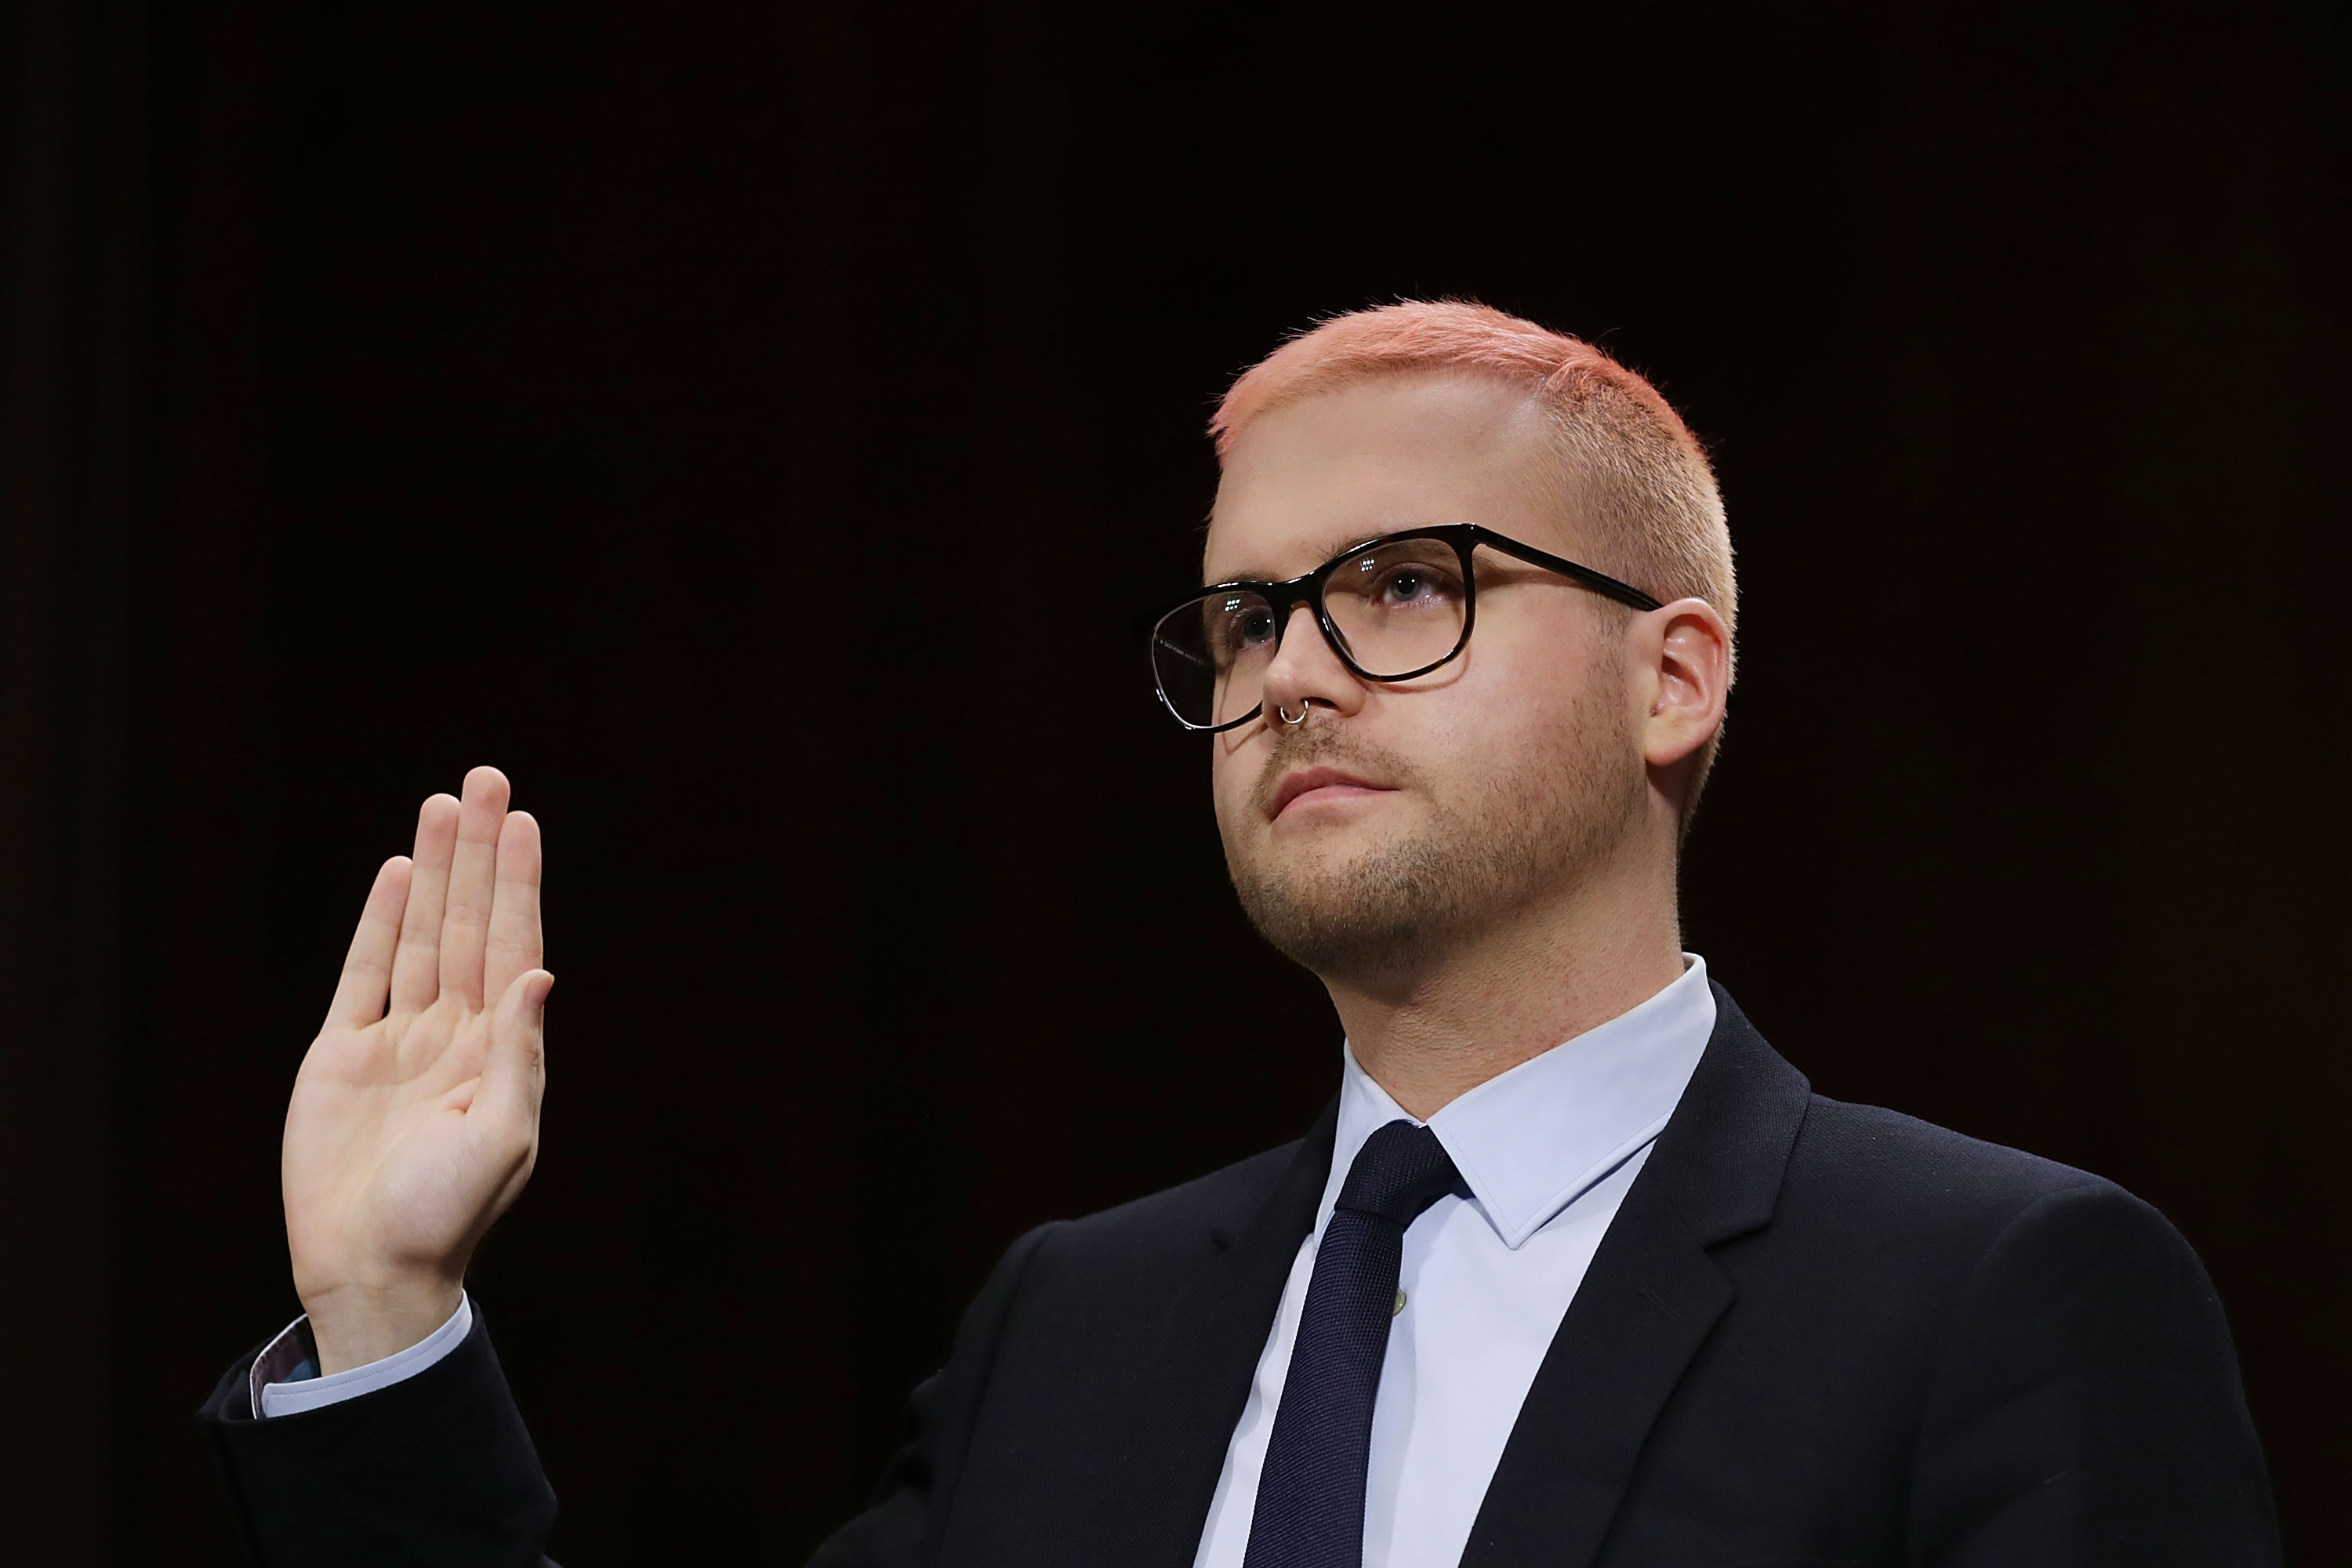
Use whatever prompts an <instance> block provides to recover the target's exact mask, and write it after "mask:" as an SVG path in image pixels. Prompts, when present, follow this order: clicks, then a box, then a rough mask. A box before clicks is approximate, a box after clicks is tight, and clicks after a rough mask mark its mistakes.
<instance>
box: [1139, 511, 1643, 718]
mask: <svg viewBox="0 0 2352 1568" xmlns="http://www.w3.org/2000/svg"><path fill="white" fill-rule="evenodd" d="M1481 545H1485V546H1486V548H1488V549H1490V550H1494V551H1496V552H1500V553H1502V554H1505V555H1508V556H1511V557H1513V558H1515V559H1517V560H1519V561H1524V562H1526V563H1528V565H1531V566H1540V567H1542V568H1543V569H1544V570H1545V571H1547V572H1557V573H1559V574H1560V575H1561V576H1563V577H1566V578H1568V579H1569V580H1570V581H1571V582H1575V583H1580V584H1583V585H1584V586H1585V587H1587V588H1590V589H1591V590H1592V591H1593V592H1595V593H1597V594H1605V595H1608V596H1609V597H1610V598H1612V599H1614V600H1616V601H1617V602H1618V603H1620V604H1623V605H1632V606H1633V608H1635V609H1637V610H1654V609H1656V608H1657V607H1658V601H1657V600H1655V599H1654V598H1652V597H1651V596H1650V595H1647V594H1644V593H1643V592H1642V590H1641V589H1639V588H1636V587H1634V586H1633V584H1630V583H1621V582H1619V581H1618V580H1617V579H1616V578H1614V577H1612V576H1609V575H1607V574H1604V573H1600V572H1595V571H1594V570H1593V569H1592V568H1591V567H1590V566H1580V565H1579V564H1577V563H1575V562H1573V561H1570V560H1568V559H1566V558H1564V557H1562V556H1558V555H1554V554H1552V553H1550V552H1549V551H1543V550H1538V549H1537V548H1536V547H1535V546H1534V545H1532V544H1522V543H1520V542H1518V541H1517V540H1516V539H1507V538H1505V537H1504V536H1503V535H1501V534H1499V533H1496V531H1494V530H1493V529H1490V528H1485V527H1482V526H1480V525H1479V524H1477V523H1475V522H1449V523H1444V524H1440V525H1439V526H1437V527H1434V528H1412V529H1406V530H1404V531H1402V532H1398V533H1384V534H1382V535H1381V536H1380V537H1379V538H1377V539H1368V540H1366V541H1365V542H1363V543H1361V544H1359V545H1357V546H1356V547H1355V548H1354V549H1352V550H1349V551H1346V552H1342V553H1340V554H1339V555H1335V556H1333V557H1332V558H1331V559H1330V560H1328V561H1326V562H1325V563H1323V564H1322V565H1320V566H1318V567H1317V568H1315V570H1314V571H1312V572H1309V573H1307V574H1306V575H1305V576H1303V577H1293V578H1292V579H1290V581H1288V582H1287V583H1248V582H1244V583H1217V584H1212V585H1211V586H1209V587H1206V588H1203V589H1202V590H1201V591H1200V592H1199V593H1197V594H1193V595H1191V596H1189V597H1187V598H1186V599H1185V600H1184V602H1183V603H1182V604H1181V605H1177V606H1176V607H1175V608H1174V609H1172V610H1171V611H1169V612H1168V613H1167V614H1166V615H1164V616H1160V622H1159V625H1158V626H1155V627H1154V628H1153V629H1152V633H1151V675H1152V679H1154V680H1156V681H1157V682H1158V683H1159V686H1160V701H1161V702H1163V703H1165V704H1167V707H1168V711H1169V712H1171V713H1172V714H1174V715H1175V717H1176V721H1177V722H1178V723H1180V724H1181V725H1183V726H1184V728H1186V729H1187V730H1202V731H1211V732H1214V731H1219V730H1230V729H1232V728H1234V726H1235V725H1237V724H1246V723H1248V722H1249V721H1251V720H1252V719H1255V718H1256V717H1257V715H1258V712H1259V710H1260V709H1261V707H1262V706H1263V699H1264V696H1265V671H1266V667H1267V666H1268V665H1270V664H1272V663H1273V662H1274V655H1275V650H1276V649H1277V648H1279V647H1281V646H1282V637H1283V633H1284V632H1286V631H1287V630H1288V629H1289V626H1290V616H1291V612H1292V611H1293V610H1294V609H1296V608H1297V606H1298V605H1301V604H1305V605H1309V606H1310V607H1312V608H1313V610H1314V612H1315V624H1316V625H1317V626H1320V627H1322V629H1323V640H1324V641H1326V642H1328V643H1329V644H1330V645H1331V651H1332V652H1333V653H1336V654H1338V655H1339V660H1340V662H1341V663H1343V664H1345V665H1346V666H1347V667H1348V668H1349V669H1351V670H1353V671H1355V672H1356V674H1357V675H1359V676H1360V677H1361V678H1362V679H1366V680H1379V681H1396V680H1411V679H1413V678H1414V677H1415V676H1420V675H1427V674H1428V673H1429V672H1430V671H1431V670H1433V669H1435V668H1438V667H1439V666H1440V665H1443V664H1445V663H1447V662H1449V661H1450V660H1452V659H1453V658H1454V656H1456V655H1457V654H1459V653H1460V652H1461V651H1462V650H1463V648H1465V647H1467V646H1468V645H1469V642H1470V628H1471V626H1473V625H1474V624H1475V622H1476V620H1477V617H1478V574H1477V570H1476V567H1475V563H1474V562H1473V559H1472V557H1473V553H1474V552H1475V551H1476V550H1477V549H1478V547H1479V546H1481Z"/></svg>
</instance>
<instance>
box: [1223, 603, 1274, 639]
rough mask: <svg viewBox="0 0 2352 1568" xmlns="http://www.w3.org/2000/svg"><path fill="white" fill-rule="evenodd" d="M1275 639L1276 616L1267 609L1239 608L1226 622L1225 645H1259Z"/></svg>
mask: <svg viewBox="0 0 2352 1568" xmlns="http://www.w3.org/2000/svg"><path fill="white" fill-rule="evenodd" d="M1273 640H1274V616H1273V614H1272V612H1270V611H1267V610H1265V609H1255V610H1239V611H1236V612H1234V614H1233V615H1232V616H1231V617H1230V618H1229V619H1228V620H1227V621H1226V622H1225V646H1226V647H1232V648H1251V647H1260V646H1262V645H1263V644H1265V643H1268V642H1271V641H1273Z"/></svg>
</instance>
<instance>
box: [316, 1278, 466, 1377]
mask: <svg viewBox="0 0 2352 1568" xmlns="http://www.w3.org/2000/svg"><path fill="white" fill-rule="evenodd" d="M463 1299H464V1289H463V1286H462V1285H461V1283H460V1282H459V1281H457V1280H455V1279H437V1278H436V1279H410V1280H396V1281H391V1282H388V1283H385V1284H383V1285H375V1286H367V1287H362V1286H355V1285H354V1286H342V1287H338V1288H336V1289H328V1290H320V1291H316V1292H312V1293H310V1294H305V1295H304V1296H303V1298H302V1310H304V1311H305V1312H307V1313H309V1314H310V1339H311V1342H313V1343H314V1344H316V1345H317V1346H318V1349H319V1374H320V1376H321V1377H331V1376H332V1375H333V1374H335V1373H339V1372H349V1371H350V1370H351V1369H352V1368H353V1367H357V1366H365V1365H367V1364H368V1363H370V1362H377V1361H382V1360H383V1358H384V1357H386V1356H388V1355H397V1354H398V1353H399V1352H402V1351H404V1350H406V1349H408V1348H409V1347H410V1346H411V1345H414V1344H417V1343H420V1342H423V1341H424V1340H425V1339H426V1338H428V1337H430V1336H431V1334H432V1333H433V1331H435V1330H436V1329H438V1328H439V1327H440V1326H441V1325H442V1324H444V1323H446V1322H447V1321H449V1320H450V1319H451V1318H452V1317H454V1316H456V1315H457V1306H458V1303H459V1302H460V1301H461V1300H463Z"/></svg>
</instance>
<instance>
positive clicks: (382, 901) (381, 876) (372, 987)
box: [326, 855, 409, 1029]
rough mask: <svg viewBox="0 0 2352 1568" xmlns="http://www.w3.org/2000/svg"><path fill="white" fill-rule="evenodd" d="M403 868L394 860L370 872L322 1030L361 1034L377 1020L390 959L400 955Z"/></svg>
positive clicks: (399, 858) (404, 861)
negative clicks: (372, 882) (372, 875)
mask: <svg viewBox="0 0 2352 1568" xmlns="http://www.w3.org/2000/svg"><path fill="white" fill-rule="evenodd" d="M408 867H409V860H408V857H407V856H405V855H395V856H394V857H393V858H391V859H389V860H387V861H385V862H384V863H383V867H382V868H381V869H379V870H378V871H377V872H376V874H375V885H374V886H373V887H372V888H370V889H368V896H367V903H366V905H365V906H364V907H363V908H362V909H361V910H360V923H359V929H358V930H357V931H353V932H352V950H351V952H348V953H346V954H344V956H343V977H342V978H341V980H340V981H338V982H336V984H335V999H334V1000H333V1001H332V1002H330V1003H328V1004H327V1022H326V1027H328V1028H337V1027H341V1028H346V1029H363V1028H365V1027H367V1026H369V1025H370V1024H373V1023H374V1022H375V1021H376V1020H377V1019H378V1018H381V1017H383V999H384V993H385V989H386V987H388V986H389V985H390V984H392V957H393V954H394V953H395V952H398V951H399V950H400V914H401V910H402V909H403V908H404V906H405V905H406V904H407V902H408Z"/></svg>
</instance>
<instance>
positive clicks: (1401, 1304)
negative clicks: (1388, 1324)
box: [1389, 1290, 1404, 1318]
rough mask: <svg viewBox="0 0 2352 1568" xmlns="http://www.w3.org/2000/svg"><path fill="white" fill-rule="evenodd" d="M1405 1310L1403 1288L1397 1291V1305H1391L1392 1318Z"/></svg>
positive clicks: (1390, 1314) (1390, 1313)
mask: <svg viewBox="0 0 2352 1568" xmlns="http://www.w3.org/2000/svg"><path fill="white" fill-rule="evenodd" d="M1403 1310H1404V1292H1403V1291H1402V1290H1400V1291H1398V1292H1397V1302H1396V1305H1395V1306H1393V1307H1391V1308H1390V1309H1389V1316H1390V1317H1391V1318H1393V1317H1395V1316H1397V1314H1399V1313H1400V1312H1402V1311H1403Z"/></svg>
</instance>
